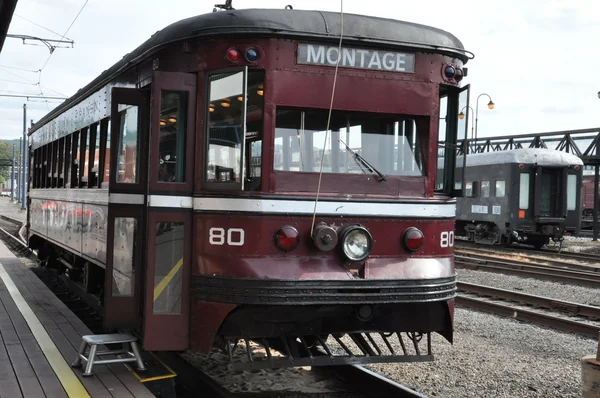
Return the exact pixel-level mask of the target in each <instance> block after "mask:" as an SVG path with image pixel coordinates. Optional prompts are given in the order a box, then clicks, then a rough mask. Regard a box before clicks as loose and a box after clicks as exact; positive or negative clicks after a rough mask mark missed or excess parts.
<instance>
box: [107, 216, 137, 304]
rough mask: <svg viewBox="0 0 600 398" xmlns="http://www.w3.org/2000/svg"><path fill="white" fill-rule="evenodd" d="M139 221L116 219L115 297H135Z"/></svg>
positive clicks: (113, 291)
mask: <svg viewBox="0 0 600 398" xmlns="http://www.w3.org/2000/svg"><path fill="white" fill-rule="evenodd" d="M137 238H138V236H137V220H136V219H135V218H133V217H115V235H114V246H113V277H112V295H113V296H121V297H123V296H125V297H127V296H133V293H134V288H135V286H134V280H135V278H134V264H135V258H134V255H135V244H134V243H135V242H136V239H137Z"/></svg>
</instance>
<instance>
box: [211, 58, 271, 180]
mask: <svg viewBox="0 0 600 398" xmlns="http://www.w3.org/2000/svg"><path fill="white" fill-rule="evenodd" d="M208 84H209V104H208V134H207V137H208V143H207V153H206V167H205V182H206V183H207V185H208V187H210V185H211V184H215V183H216V184H218V185H217V186H214V185H213V187H215V188H217V187H218V188H217V189H223V188H229V189H242V190H260V185H261V172H260V168H261V165H262V136H263V112H264V100H263V96H264V71H262V70H252V71H249V72H248V71H247V69H245V68H244V69H243V70H238V71H234V72H226V73H217V74H214V75H211V76H209V79H208Z"/></svg>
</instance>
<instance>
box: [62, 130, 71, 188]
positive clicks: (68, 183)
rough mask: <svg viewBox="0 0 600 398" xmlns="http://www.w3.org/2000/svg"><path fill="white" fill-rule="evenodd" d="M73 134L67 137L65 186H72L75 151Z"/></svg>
mask: <svg viewBox="0 0 600 398" xmlns="http://www.w3.org/2000/svg"><path fill="white" fill-rule="evenodd" d="M72 149H73V148H72V144H71V136H70V135H68V136H67V137H66V138H65V166H64V167H65V168H64V173H65V177H64V179H65V188H69V187H71V165H72V163H73V152H72Z"/></svg>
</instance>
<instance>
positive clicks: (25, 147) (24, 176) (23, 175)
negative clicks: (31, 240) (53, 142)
mask: <svg viewBox="0 0 600 398" xmlns="http://www.w3.org/2000/svg"><path fill="white" fill-rule="evenodd" d="M28 150H29V145H27V104H23V173H21V179H22V184H23V190H22V195H21V210H25V209H26V208H27V206H26V204H27V201H26V196H27V151H28Z"/></svg>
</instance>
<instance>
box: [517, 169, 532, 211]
mask: <svg viewBox="0 0 600 398" xmlns="http://www.w3.org/2000/svg"><path fill="white" fill-rule="evenodd" d="M529 190H530V188H529V174H527V173H521V175H520V179H519V209H521V210H527V209H529Z"/></svg>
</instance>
